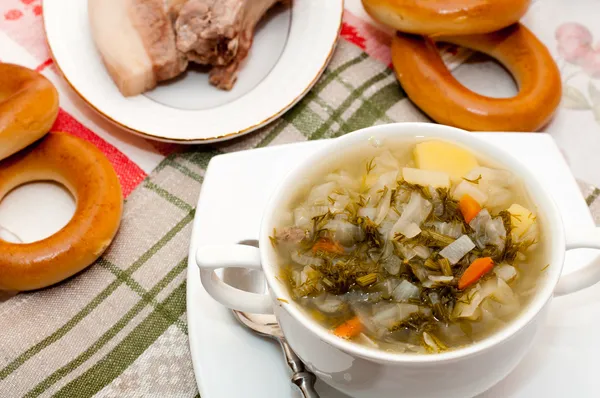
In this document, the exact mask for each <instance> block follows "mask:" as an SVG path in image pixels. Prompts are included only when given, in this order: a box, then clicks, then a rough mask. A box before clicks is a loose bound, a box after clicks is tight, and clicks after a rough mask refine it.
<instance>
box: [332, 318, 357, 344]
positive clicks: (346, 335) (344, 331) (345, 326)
mask: <svg viewBox="0 0 600 398" xmlns="http://www.w3.org/2000/svg"><path fill="white" fill-rule="evenodd" d="M362 329H363V326H362V323H360V320H359V319H358V317H357V316H355V317H354V318H352V319H349V320H347V321H346V322H344V323H342V324H341V325H340V326H338V327H336V328H335V329H334V331H333V334H335V335H336V336H338V337H341V338H343V339H351V338H353V337H356V336H358V335H359V333H360V332H362Z"/></svg>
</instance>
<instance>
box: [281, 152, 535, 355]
mask: <svg viewBox="0 0 600 398" xmlns="http://www.w3.org/2000/svg"><path fill="white" fill-rule="evenodd" d="M407 147H408V148H410V149H411V151H410V152H407V151H406V148H407ZM394 149H395V148H393V147H388V149H382V148H372V147H370V148H369V150H368V151H367V150H365V151H360V152H357V153H355V154H351V155H348V156H344V157H340V158H341V159H342V160H340V161H339V163H335V162H333V163H332V164H331V165H329V166H324V169H323V170H322V173H317V174H315V177H314V179H312V180H311V181H310V188H307V189H302V188H300V189H299V192H298V194H297V196H296V201H295V203H294V204H293V205H292V206H291V208H290V209H288V210H289V213H288V214H287V217H286V216H283V217H282V221H281V223H280V225H278V226H277V228H276V229H275V230H274V231H273V236H271V242H272V244H273V245H274V247H275V248H276V250H277V252H278V254H279V257H280V265H281V279H282V280H283V281H285V283H286V284H287V285H288V287H289V290H290V292H291V296H292V297H293V298H294V300H295V301H296V302H297V303H299V304H300V305H301V306H302V307H304V308H305V309H306V310H307V311H308V312H309V313H310V314H311V315H312V316H313V317H314V319H315V320H316V321H317V322H319V323H320V324H322V325H323V326H324V327H326V328H328V329H330V330H331V331H332V333H334V334H335V335H337V336H339V337H340V338H344V339H349V340H352V341H354V342H356V343H359V344H364V345H367V346H370V347H377V348H380V349H382V350H389V351H394V352H412V353H436V352H440V351H444V350H448V349H452V348H457V347H461V346H464V345H465V344H470V343H472V342H474V341H477V340H479V339H482V338H484V337H485V336H487V335H489V334H490V333H492V332H494V331H496V330H498V329H499V328H501V327H503V326H504V325H505V324H506V323H507V322H510V321H511V319H513V318H514V317H515V316H516V315H518V313H519V312H520V311H521V309H522V308H523V306H524V305H526V304H527V301H528V298H529V296H530V295H531V293H532V291H534V289H535V282H536V280H537V279H538V278H539V277H540V274H541V271H542V268H543V267H544V265H545V263H544V257H543V251H542V246H543V245H542V244H540V243H539V242H540V228H539V226H538V224H539V222H538V220H537V218H536V217H535V215H534V213H533V212H532V210H531V209H534V207H533V204H532V203H531V202H530V200H529V198H528V196H527V194H526V191H525V190H524V189H523V187H522V186H521V184H520V183H519V181H518V180H517V178H516V177H515V176H514V175H512V174H511V173H510V172H508V171H506V170H502V169H499V168H496V167H493V165H490V164H486V163H485V162H484V161H481V160H480V159H479V160H478V159H477V158H476V157H475V156H474V155H473V154H471V153H470V152H469V151H467V150H465V149H463V148H461V147H457V146H455V145H453V144H450V143H447V142H443V141H424V142H420V143H416V144H415V143H414V142H413V143H412V144H407V143H401V144H399V145H398V148H396V149H398V150H397V151H394ZM369 152H370V153H369ZM365 153H369V157H368V158H365V155H364V154H365ZM371 155H373V156H372V157H371ZM361 158H362V161H361V160H360V159H361ZM343 159H347V162H348V163H346V162H345V161H344V160H343Z"/></svg>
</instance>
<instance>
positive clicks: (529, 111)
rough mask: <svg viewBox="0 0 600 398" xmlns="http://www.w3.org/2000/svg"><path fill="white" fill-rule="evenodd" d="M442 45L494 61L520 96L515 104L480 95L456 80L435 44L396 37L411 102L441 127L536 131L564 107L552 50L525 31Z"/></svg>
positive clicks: (517, 28)
mask: <svg viewBox="0 0 600 398" xmlns="http://www.w3.org/2000/svg"><path fill="white" fill-rule="evenodd" d="M439 41H443V42H449V43H453V44H457V45H460V46H463V47H468V48H471V49H473V50H477V51H480V52H482V53H485V54H488V55H489V56H491V57H493V58H495V59H496V60H498V61H499V62H500V63H501V64H503V65H504V66H505V67H506V68H507V69H508V71H509V72H510V73H511V74H512V76H513V77H514V79H515V80H516V82H517V86H518V87H519V92H518V93H517V95H516V96H514V97H512V98H492V97H486V96H483V95H480V94H477V93H475V92H473V91H471V90H470V89H468V88H466V87H465V86H463V85H462V84H461V83H460V82H459V81H458V80H456V79H455V78H454V76H452V74H451V73H450V71H449V70H448V68H446V65H445V64H444V62H443V61H442V59H441V57H440V54H439V52H438V50H437V48H436V45H435V43H434V42H433V40H431V39H429V38H425V37H422V36H414V35H409V34H404V33H397V34H396V35H395V36H394V38H393V40H392V63H393V66H394V71H395V73H396V76H397V78H398V80H399V81H400V84H401V85H402V88H403V89H404V91H405V92H406V94H407V95H408V97H409V98H410V99H411V100H412V101H413V102H414V103H415V104H416V105H417V106H418V107H419V108H421V109H422V110H423V111H424V112H425V113H426V114H427V115H429V116H430V117H431V118H432V119H434V120H435V121H436V122H438V123H442V124H446V125H449V126H454V127H458V128H462V129H465V130H471V131H537V130H539V129H540V128H541V127H543V126H544V125H545V124H546V123H547V122H548V121H549V120H550V118H551V117H552V115H553V114H554V112H555V110H556V108H557V107H558V105H559V104H560V101H561V96H562V82H561V77H560V72H559V70H558V68H557V66H556V64H555V63H554V60H553V59H552V56H551V55H550V53H549V52H548V49H547V48H546V47H545V46H544V44H542V43H541V42H540V41H539V40H538V39H537V38H536V37H535V36H534V35H533V34H532V33H531V32H530V31H529V30H528V29H527V28H526V27H525V26H523V25H521V24H515V25H512V26H509V27H507V28H505V29H502V30H500V31H497V32H493V33H488V34H481V35H472V36H448V37H441V38H439Z"/></svg>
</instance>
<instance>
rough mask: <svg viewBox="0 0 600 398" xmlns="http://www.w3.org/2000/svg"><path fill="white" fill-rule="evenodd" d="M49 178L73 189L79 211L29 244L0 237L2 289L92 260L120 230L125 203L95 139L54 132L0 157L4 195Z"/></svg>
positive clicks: (25, 285)
mask: <svg viewBox="0 0 600 398" xmlns="http://www.w3.org/2000/svg"><path fill="white" fill-rule="evenodd" d="M48 180H51V181H56V182H58V183H60V184H62V185H64V186H65V187H66V188H67V189H69V190H70V191H71V193H72V194H73V196H74V197H75V198H76V209H75V214H74V215H73V218H72V219H71V220H70V221H69V223H68V224H67V225H65V226H64V227H63V228H62V229H61V230H59V231H58V232H56V233H55V234H54V235H52V236H50V237H48V238H46V239H42V240H40V241H37V242H32V243H25V244H17V243H9V242H6V241H3V240H0V290H17V291H24V290H34V289H40V288H43V287H47V286H50V285H53V284H55V283H57V282H60V281H62V280H64V279H66V278H68V277H70V276H72V275H74V274H76V273H77V272H79V271H81V270H82V269H84V268H86V267H87V266H89V265H90V264H92V263H93V262H94V261H95V260H96V259H97V258H98V257H99V256H100V255H101V254H102V253H103V252H104V250H105V249H106V248H107V247H108V245H109V244H110V243H111V241H112V239H113V238H114V236H115V234H116V233H117V230H118V228H119V224H120V220H121V213H122V209H123V199H122V193H121V185H120V184H119V180H118V178H117V175H116V173H115V171H114V169H113V167H112V165H111V164H110V162H109V161H108V160H107V159H106V157H105V156H104V154H103V153H102V152H100V150H98V149H97V148H96V147H95V146H94V145H93V144H91V143H89V142H87V141H84V140H82V139H79V138H76V137H73V136H71V135H67V134H63V133H49V134H48V135H47V136H46V137H45V138H44V139H42V140H40V141H38V142H36V143H34V144H33V145H31V146H29V147H28V148H26V149H24V150H22V151H21V152H18V153H16V154H15V155H13V156H11V157H9V158H7V159H4V160H2V161H0V201H1V200H2V198H4V197H5V196H6V194H8V192H10V191H11V190H12V189H14V188H16V187H18V186H20V185H23V184H26V183H28V182H33V181H48Z"/></svg>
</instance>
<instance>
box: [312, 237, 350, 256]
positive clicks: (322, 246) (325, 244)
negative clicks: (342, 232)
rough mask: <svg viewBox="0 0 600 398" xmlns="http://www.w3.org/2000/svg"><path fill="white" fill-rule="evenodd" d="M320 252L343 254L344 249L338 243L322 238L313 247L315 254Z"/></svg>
mask: <svg viewBox="0 0 600 398" xmlns="http://www.w3.org/2000/svg"><path fill="white" fill-rule="evenodd" d="M320 251H321V252H329V253H337V254H343V253H344V248H343V247H342V245H340V244H339V243H337V242H335V241H333V240H331V239H327V238H321V239H319V240H318V241H317V242H316V243H315V244H314V245H313V247H312V252H313V253H316V252H320Z"/></svg>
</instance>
